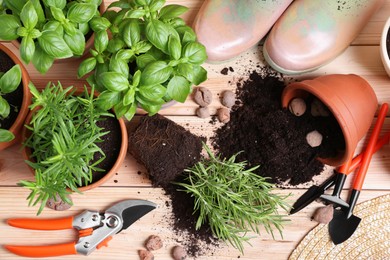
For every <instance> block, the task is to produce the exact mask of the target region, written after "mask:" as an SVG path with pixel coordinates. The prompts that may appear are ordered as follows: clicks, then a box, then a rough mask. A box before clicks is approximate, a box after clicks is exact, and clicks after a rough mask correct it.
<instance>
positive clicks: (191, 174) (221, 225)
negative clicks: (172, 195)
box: [176, 144, 289, 252]
mask: <svg viewBox="0 0 390 260" xmlns="http://www.w3.org/2000/svg"><path fill="white" fill-rule="evenodd" d="M203 147H204V148H205V150H206V151H207V154H208V157H209V158H208V159H203V160H202V161H201V162H198V163H197V164H195V165H194V166H193V167H192V168H190V169H187V170H185V171H186V172H187V173H188V176H187V177H186V179H185V181H183V182H182V183H176V184H178V185H180V186H182V187H184V188H185V189H183V191H185V192H187V193H189V194H191V195H192V196H193V197H194V199H195V205H194V213H195V212H197V213H198V215H199V217H198V219H197V222H196V229H199V228H200V227H201V226H202V225H205V224H208V225H209V226H210V228H211V230H212V232H213V234H214V235H215V236H216V237H217V238H219V239H222V240H224V241H226V242H229V243H230V244H231V245H233V246H234V247H235V248H237V249H239V250H240V251H241V252H243V249H244V248H243V242H248V243H249V241H248V240H249V239H250V237H247V236H246V233H247V232H249V231H253V232H255V233H257V234H260V230H259V226H260V225H262V226H264V228H265V230H266V231H267V232H268V233H270V234H271V235H272V237H274V234H273V228H276V229H277V230H278V231H279V233H280V235H281V236H282V227H283V226H282V225H283V223H284V222H285V221H287V219H285V216H284V215H280V214H279V213H278V209H280V208H282V209H284V210H287V209H288V208H289V206H288V205H287V203H286V202H285V199H286V198H287V197H288V196H289V195H279V194H275V193H273V189H274V187H273V185H272V184H271V183H269V182H267V178H264V177H261V176H259V175H257V174H255V173H253V171H254V170H255V169H257V168H258V166H257V167H254V168H251V169H248V170H245V167H246V162H236V156H237V154H236V155H233V156H232V157H231V158H229V159H221V158H220V157H219V156H215V155H214V154H213V153H212V151H211V150H210V148H209V147H207V145H205V144H203Z"/></svg>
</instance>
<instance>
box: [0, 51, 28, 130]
mask: <svg viewBox="0 0 390 260" xmlns="http://www.w3.org/2000/svg"><path fill="white" fill-rule="evenodd" d="M14 65H15V63H14V62H13V61H12V59H11V58H10V57H8V55H7V54H6V53H5V52H3V51H0V72H4V73H5V72H7V71H8V70H9V69H11V68H12V67H13V66H14ZM3 98H4V99H5V100H7V101H8V103H9V104H10V106H11V109H10V113H9V115H8V117H7V118H1V117H0V128H2V129H10V128H11V126H12V125H13V123H14V122H15V120H16V118H17V117H18V114H19V110H20V108H21V106H22V101H23V84H22V83H20V85H19V87H18V88H17V89H16V90H15V91H13V92H11V93H8V94H5V95H3Z"/></svg>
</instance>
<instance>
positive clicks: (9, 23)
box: [0, 14, 22, 41]
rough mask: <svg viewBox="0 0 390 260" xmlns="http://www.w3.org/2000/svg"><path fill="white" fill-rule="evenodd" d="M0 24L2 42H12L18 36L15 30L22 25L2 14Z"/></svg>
mask: <svg viewBox="0 0 390 260" xmlns="http://www.w3.org/2000/svg"><path fill="white" fill-rule="evenodd" d="M0 24H1V30H0V39H1V40H4V41H12V40H16V39H17V38H18V37H19V36H18V34H17V30H18V28H19V27H21V26H22V25H21V24H20V22H19V20H18V19H17V18H16V17H15V16H13V15H9V14H2V15H0Z"/></svg>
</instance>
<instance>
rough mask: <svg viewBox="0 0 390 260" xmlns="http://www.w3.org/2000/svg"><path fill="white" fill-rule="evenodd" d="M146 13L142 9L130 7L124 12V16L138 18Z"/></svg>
mask: <svg viewBox="0 0 390 260" xmlns="http://www.w3.org/2000/svg"><path fill="white" fill-rule="evenodd" d="M145 14H146V11H145V10H143V9H132V10H129V11H127V12H126V14H125V16H124V18H134V19H140V18H142V17H143V16H144V15H145Z"/></svg>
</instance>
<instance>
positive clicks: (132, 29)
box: [122, 19, 141, 48]
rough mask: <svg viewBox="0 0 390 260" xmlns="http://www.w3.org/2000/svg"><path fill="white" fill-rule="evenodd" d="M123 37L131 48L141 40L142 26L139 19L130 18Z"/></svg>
mask: <svg viewBox="0 0 390 260" xmlns="http://www.w3.org/2000/svg"><path fill="white" fill-rule="evenodd" d="M122 39H123V41H124V42H125V43H126V45H127V46H128V47H129V48H131V47H132V46H134V45H135V44H136V43H138V42H139V41H140V40H141V28H140V25H139V22H138V20H135V19H129V21H127V22H126V23H125V26H124V28H123V31H122Z"/></svg>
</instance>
